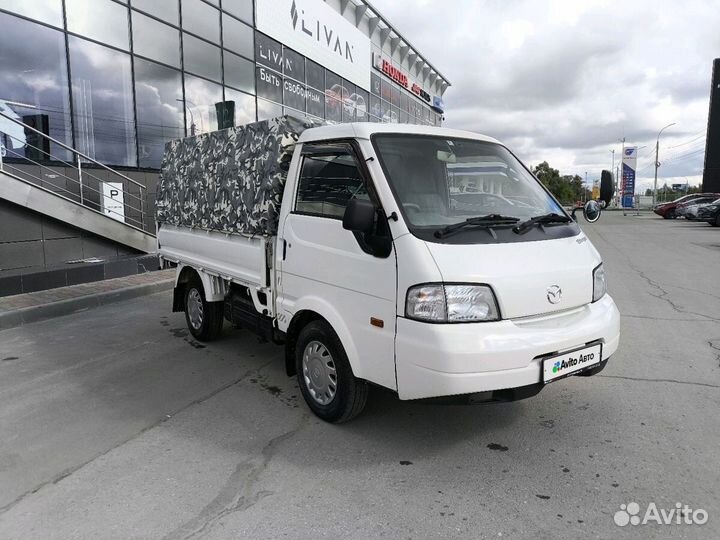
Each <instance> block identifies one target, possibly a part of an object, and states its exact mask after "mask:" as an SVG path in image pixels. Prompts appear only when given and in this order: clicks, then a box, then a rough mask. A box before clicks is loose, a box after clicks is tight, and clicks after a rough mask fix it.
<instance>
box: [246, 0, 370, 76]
mask: <svg viewBox="0 0 720 540" xmlns="http://www.w3.org/2000/svg"><path fill="white" fill-rule="evenodd" d="M255 20H256V27H257V29H258V30H259V31H261V32H263V33H264V34H267V35H268V36H270V37H272V38H274V39H276V40H278V41H280V42H281V43H283V44H284V45H286V46H287V47H290V48H292V49H294V50H295V51H297V52H299V53H300V54H302V55H304V56H306V57H308V58H310V59H311V60H314V61H315V62H318V63H319V64H321V65H322V66H324V67H325V68H327V69H329V70H331V71H334V72H335V73H337V74H338V75H340V76H341V77H343V78H345V79H347V80H349V81H352V82H354V83H355V84H357V85H359V86H360V87H362V88H363V89H365V90H369V89H370V70H371V49H370V39H368V37H367V36H366V35H365V34H363V33H362V32H361V31H360V30H358V29H357V28H355V26H354V25H353V24H352V23H351V22H350V21H348V20H347V19H346V18H345V17H343V16H342V15H340V14H339V13H338V12H337V11H335V10H334V9H332V8H331V7H329V6H328V5H327V4H326V3H325V2H323V1H322V0H256V9H255Z"/></svg>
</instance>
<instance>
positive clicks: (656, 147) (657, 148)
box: [653, 122, 676, 208]
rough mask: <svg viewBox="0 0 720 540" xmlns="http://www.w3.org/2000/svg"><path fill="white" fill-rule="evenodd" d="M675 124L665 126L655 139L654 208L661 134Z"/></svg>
mask: <svg viewBox="0 0 720 540" xmlns="http://www.w3.org/2000/svg"><path fill="white" fill-rule="evenodd" d="M675 124H676V122H673V123H672V124H668V125H667V126H665V127H664V128H662V129H661V130H660V131H659V132H658V136H657V140H656V141H655V181H654V182H653V208H654V207H655V196H656V193H657V170H658V167H659V166H660V161H659V159H660V157H659V154H660V134H661V133H662V132H663V131H665V130H666V129H667V128H669V127H670V126H674V125H675Z"/></svg>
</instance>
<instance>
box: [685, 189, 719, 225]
mask: <svg viewBox="0 0 720 540" xmlns="http://www.w3.org/2000/svg"><path fill="white" fill-rule="evenodd" d="M715 199H717V197H715V196H714V195H710V196H708V197H698V198H697V199H690V200H689V201H685V202H682V203H680V204H678V205H677V208H676V209H675V212H676V214H677V215H678V217H680V216H682V217H684V218H685V219H687V220H690V221H692V220H695V219H697V217H698V210H699V209H700V208H702V207H703V206H707V205H709V204H712V203H713V201H715Z"/></svg>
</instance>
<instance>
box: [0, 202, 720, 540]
mask: <svg viewBox="0 0 720 540" xmlns="http://www.w3.org/2000/svg"><path fill="white" fill-rule="evenodd" d="M581 225H582V227H583V229H584V230H585V231H586V232H587V233H588V235H589V236H590V237H591V239H592V241H593V243H594V245H595V246H596V248H597V249H598V250H599V251H600V252H601V254H602V256H603V258H604V261H605V266H606V269H607V273H608V276H609V287H610V293H611V294H612V296H613V297H614V298H615V301H616V303H617V304H618V307H619V309H620V312H621V313H622V316H623V319H622V339H621V345H620V349H619V351H618V353H617V354H616V355H615V356H613V357H612V358H611V360H610V362H609V364H608V366H607V368H606V369H605V370H604V371H603V372H602V373H601V374H599V375H598V376H596V377H592V378H579V377H573V378H569V379H565V380H562V381H558V382H557V383H553V384H550V385H549V386H548V387H547V388H545V389H544V390H543V391H542V392H541V393H540V394H539V395H538V396H536V397H534V398H532V399H529V400H526V401H521V402H515V403H504V404H502V403H498V404H478V405H472V406H457V405H453V406H449V405H434V404H433V405H431V404H426V403H413V402H401V401H398V400H397V398H396V397H394V396H393V395H392V394H390V393H389V392H385V391H381V390H377V389H373V390H372V391H371V395H370V399H369V402H368V406H367V408H366V410H365V412H364V413H363V414H362V415H361V416H360V417H359V418H357V419H356V420H355V421H353V422H351V423H348V424H343V425H329V424H325V423H323V422H321V421H319V420H317V419H316V418H315V417H314V416H312V415H311V414H310V412H309V411H308V409H307V408H306V406H305V404H304V402H303V401H302V399H301V397H300V395H299V391H298V388H297V386H296V384H295V381H294V379H289V378H287V377H286V376H285V374H284V365H283V362H282V353H283V350H282V349H281V348H279V347H277V346H274V345H271V344H267V343H260V342H259V341H258V340H257V338H255V337H253V336H252V335H250V334H248V333H247V332H243V331H240V330H232V329H230V328H228V327H226V330H225V337H224V339H222V340H221V341H218V342H214V343H212V344H207V345H202V344H200V343H197V342H195V341H194V340H193V339H191V338H190V335H189V333H188V332H187V330H186V329H185V320H184V316H183V315H182V314H178V313H171V312H170V299H171V295H170V293H160V294H156V295H152V296H146V297H143V298H140V299H136V300H131V301H127V302H122V303H118V304H114V305H110V306H105V307H102V308H98V309H95V310H89V311H86V312H83V313H79V314H75V315H70V316H66V317H62V318H58V319H53V320H49V321H45V322H41V323H35V324H30V325H26V326H21V327H18V328H14V329H10V330H5V331H2V332H0V433H1V434H2V436H1V437H0V486H2V489H0V538H6V539H15V538H16V539H23V540H29V539H34V538H38V539H50V538H62V539H66V538H88V539H97V538H117V539H129V538H168V539H191V538H193V539H194V538H213V539H214V538H217V539H221V538H254V539H263V538H303V539H304V538H311V537H312V538H317V537H320V538H323V537H328V538H358V539H366V538H376V537H388V538H413V539H415V538H417V539H424V538H491V537H492V538H498V537H505V538H553V539H554V538H573V539H574V538H581V537H596V538H608V539H610V538H619V537H620V538H622V537H628V538H631V537H634V538H717V537H719V536H720V503H719V501H720V458H719V457H718V448H720V417H719V415H718V410H719V409H718V408H719V406H720V283H718V275H719V274H718V272H719V271H720V229H718V228H713V227H710V226H708V225H707V224H704V223H699V224H696V223H686V222H683V221H664V220H662V219H660V218H659V217H657V216H652V215H651V214H649V213H645V214H643V215H641V216H631V215H628V216H623V215H622V213H620V212H607V213H605V214H604V215H603V216H602V218H601V220H600V221H599V222H598V223H596V224H594V225H588V224H585V223H582V224H581ZM630 502H637V503H638V504H639V505H640V507H641V508H642V509H643V511H644V509H645V508H646V507H647V506H648V505H649V504H650V503H655V504H656V505H657V507H658V508H659V509H660V508H662V509H672V508H675V504H676V503H678V502H679V503H682V504H683V505H685V504H687V505H688V506H689V507H691V508H693V509H698V508H701V509H704V510H705V511H706V512H707V514H708V516H709V519H708V521H707V523H706V524H704V525H688V524H675V523H673V524H672V525H660V524H656V523H649V524H646V525H637V526H634V525H627V526H625V527H622V528H621V527H619V526H617V525H616V524H615V522H614V519H613V517H614V515H615V513H616V512H618V511H619V510H620V509H621V506H620V505H621V504H628V503H630Z"/></svg>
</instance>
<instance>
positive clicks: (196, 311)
mask: <svg viewBox="0 0 720 540" xmlns="http://www.w3.org/2000/svg"><path fill="white" fill-rule="evenodd" d="M187 304H188V305H187V308H188V317H189V319H190V325H191V326H192V327H193V328H194V329H195V330H200V327H201V326H202V323H203V304H202V298H200V292H199V291H198V290H197V289H190V292H189V293H188V300H187Z"/></svg>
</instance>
